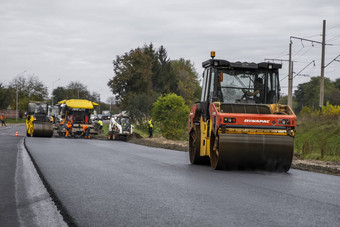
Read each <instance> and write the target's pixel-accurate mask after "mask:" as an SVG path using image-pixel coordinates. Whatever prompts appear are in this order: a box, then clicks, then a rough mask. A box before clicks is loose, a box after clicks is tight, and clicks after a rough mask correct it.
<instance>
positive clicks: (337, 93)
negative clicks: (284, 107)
mask: <svg viewBox="0 0 340 227" xmlns="http://www.w3.org/2000/svg"><path fill="white" fill-rule="evenodd" d="M324 92H325V93H324V98H325V100H324V101H325V102H324V103H327V102H328V103H329V104H331V105H340V78H338V79H336V80H335V81H331V80H330V79H329V78H327V77H325V80H324ZM319 97H320V77H311V80H310V81H309V82H306V83H301V84H299V85H298V87H297V90H295V91H294V96H293V110H294V111H295V113H297V114H299V113H300V112H301V110H302V108H303V107H309V108H311V109H318V108H319ZM287 98H288V97H287V96H284V97H281V99H280V103H283V104H287Z"/></svg>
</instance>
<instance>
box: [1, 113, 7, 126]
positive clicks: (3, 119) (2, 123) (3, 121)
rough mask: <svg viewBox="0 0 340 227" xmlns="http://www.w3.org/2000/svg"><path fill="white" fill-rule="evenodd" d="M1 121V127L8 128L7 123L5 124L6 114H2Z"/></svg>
mask: <svg viewBox="0 0 340 227" xmlns="http://www.w3.org/2000/svg"><path fill="white" fill-rule="evenodd" d="M0 120H1V126H7V125H6V122H5V114H4V113H1V116H0Z"/></svg>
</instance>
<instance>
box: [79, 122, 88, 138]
mask: <svg viewBox="0 0 340 227" xmlns="http://www.w3.org/2000/svg"><path fill="white" fill-rule="evenodd" d="M82 127H83V132H82V133H81V135H80V136H81V137H82V136H84V137H85V139H90V130H91V128H90V127H89V126H88V125H82Z"/></svg>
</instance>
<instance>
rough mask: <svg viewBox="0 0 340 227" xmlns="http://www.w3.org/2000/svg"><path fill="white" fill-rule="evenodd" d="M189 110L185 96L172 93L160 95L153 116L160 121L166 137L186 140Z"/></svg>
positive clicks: (153, 109) (154, 106) (154, 105)
mask: <svg viewBox="0 0 340 227" xmlns="http://www.w3.org/2000/svg"><path fill="white" fill-rule="evenodd" d="M189 111H190V109H189V107H188V106H186V105H185V101H184V99H183V97H181V96H178V95H176V94H174V93H171V94H167V95H164V96H163V95H161V96H159V97H158V99H157V101H156V102H155V103H154V104H153V108H152V117H153V119H154V120H155V121H157V122H159V124H160V129H161V132H162V135H163V136H164V137H165V138H167V139H175V140H184V139H186V137H187V124H188V114H189Z"/></svg>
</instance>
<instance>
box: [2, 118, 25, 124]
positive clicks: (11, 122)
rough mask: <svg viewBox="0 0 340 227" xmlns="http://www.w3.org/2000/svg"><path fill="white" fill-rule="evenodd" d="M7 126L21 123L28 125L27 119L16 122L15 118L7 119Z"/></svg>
mask: <svg viewBox="0 0 340 227" xmlns="http://www.w3.org/2000/svg"><path fill="white" fill-rule="evenodd" d="M5 122H6V124H19V123H26V118H19V119H18V120H16V119H15V118H14V119H13V118H6V119H5Z"/></svg>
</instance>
